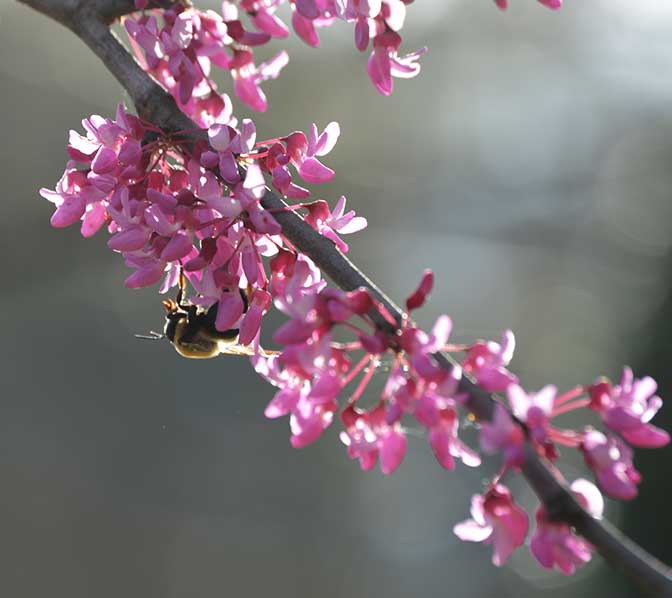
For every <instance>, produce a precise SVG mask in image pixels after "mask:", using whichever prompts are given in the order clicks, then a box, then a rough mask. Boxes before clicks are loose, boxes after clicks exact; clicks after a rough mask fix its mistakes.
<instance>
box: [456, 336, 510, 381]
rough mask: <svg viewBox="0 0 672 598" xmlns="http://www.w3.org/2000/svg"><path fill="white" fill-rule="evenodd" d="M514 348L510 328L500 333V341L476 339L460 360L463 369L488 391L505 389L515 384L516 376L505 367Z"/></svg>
mask: <svg viewBox="0 0 672 598" xmlns="http://www.w3.org/2000/svg"><path fill="white" fill-rule="evenodd" d="M515 348H516V338H515V336H514V335H513V332H511V330H505V331H504V332H503V333H502V340H501V343H495V342H494V341H478V342H476V343H474V344H473V345H472V346H471V347H469V350H468V351H467V355H466V357H465V359H464V361H463V362H462V367H463V368H464V371H465V372H467V373H469V374H472V375H473V376H474V377H475V378H476V382H477V383H478V385H479V386H481V387H482V388H483V389H484V390H487V391H488V392H500V391H503V390H506V388H507V386H509V385H510V384H517V383H518V377H517V376H515V375H514V374H512V373H511V372H510V371H509V370H507V369H506V366H507V365H509V363H510V361H511V359H512V358H513V352H514V350H515Z"/></svg>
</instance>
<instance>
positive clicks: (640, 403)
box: [589, 367, 670, 448]
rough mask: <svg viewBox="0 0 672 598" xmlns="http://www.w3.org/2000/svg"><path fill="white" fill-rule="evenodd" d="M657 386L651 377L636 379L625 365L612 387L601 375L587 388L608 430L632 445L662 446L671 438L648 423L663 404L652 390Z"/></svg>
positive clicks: (594, 406)
mask: <svg viewBox="0 0 672 598" xmlns="http://www.w3.org/2000/svg"><path fill="white" fill-rule="evenodd" d="M656 387H657V386H656V382H655V380H654V379H653V378H649V377H648V376H647V377H645V378H641V379H635V378H634V376H633V373H632V370H631V369H630V368H628V367H626V368H624V369H623V375H622V376H621V381H620V384H619V385H618V386H613V387H612V385H611V384H610V383H609V381H608V380H604V379H602V380H598V381H597V382H596V383H595V384H594V385H592V386H591V387H590V388H589V392H590V397H591V404H590V407H591V408H592V409H594V410H595V411H597V412H598V413H599V414H600V415H601V416H602V420H603V421H604V423H605V424H606V425H607V426H608V427H609V428H610V429H611V430H613V431H614V432H618V433H619V434H620V435H621V436H623V438H625V440H627V441H628V442H629V443H630V444H632V445H633V446H638V447H645V448H658V447H661V446H665V445H666V444H668V443H669V442H670V435H669V434H668V433H667V432H666V431H665V430H661V429H660V428H657V427H656V426H654V425H652V424H650V423H649V422H650V421H651V419H653V416H654V415H655V414H656V413H657V412H658V410H659V409H660V408H661V407H662V404H663V401H662V399H661V398H660V397H658V396H656V394H655V393H656Z"/></svg>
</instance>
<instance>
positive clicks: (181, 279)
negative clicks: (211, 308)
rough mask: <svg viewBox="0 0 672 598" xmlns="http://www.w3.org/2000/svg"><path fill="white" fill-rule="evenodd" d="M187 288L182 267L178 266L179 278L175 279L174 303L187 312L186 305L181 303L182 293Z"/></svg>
mask: <svg viewBox="0 0 672 598" xmlns="http://www.w3.org/2000/svg"><path fill="white" fill-rule="evenodd" d="M186 288H187V279H186V277H185V276H184V270H182V266H181V265H180V275H179V278H178V279H177V289H178V290H177V297H176V298H175V302H176V303H177V305H178V306H179V307H180V308H181V309H183V310H184V311H188V309H187V308H188V307H189V306H188V305H187V304H185V303H182V301H183V300H184V291H185V289H186Z"/></svg>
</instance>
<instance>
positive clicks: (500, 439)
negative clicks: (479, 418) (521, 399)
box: [479, 403, 525, 467]
mask: <svg viewBox="0 0 672 598" xmlns="http://www.w3.org/2000/svg"><path fill="white" fill-rule="evenodd" d="M479 440H480V443H481V449H482V450H483V451H484V452H485V453H489V454H494V453H497V452H499V451H502V452H503V453H504V463H505V464H506V465H508V466H511V467H521V466H522V465H523V463H524V462H525V447H524V442H525V434H524V432H523V430H522V428H521V427H520V426H519V425H518V424H516V423H515V422H514V421H513V419H512V418H511V416H510V415H509V412H508V411H507V410H506V409H504V407H502V406H501V405H500V404H499V403H497V404H496V405H495V409H494V413H493V417H492V421H489V422H486V421H484V422H482V423H481V430H480V435H479Z"/></svg>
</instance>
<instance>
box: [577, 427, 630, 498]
mask: <svg viewBox="0 0 672 598" xmlns="http://www.w3.org/2000/svg"><path fill="white" fill-rule="evenodd" d="M580 450H581V451H582V452H583V456H584V458H585V460H586V464H587V465H588V467H590V468H591V469H592V470H593V471H594V472H595V476H596V477H597V483H598V484H599V485H600V488H602V490H604V491H605V492H606V493H607V494H609V496H613V497H614V498H618V499H620V500H631V499H633V498H635V496H637V484H639V482H640V481H641V479H642V476H641V475H640V473H639V472H638V471H637V470H636V469H635V468H634V466H633V464H632V449H631V448H630V447H629V446H628V445H627V444H625V443H624V442H623V441H622V440H619V439H618V438H616V437H615V436H609V437H607V436H605V435H604V434H602V432H598V431H597V430H593V429H590V428H589V429H588V430H587V431H586V432H585V434H584V436H583V441H582V443H581V446H580Z"/></svg>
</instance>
